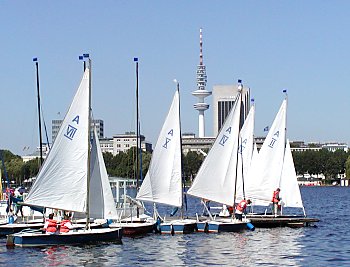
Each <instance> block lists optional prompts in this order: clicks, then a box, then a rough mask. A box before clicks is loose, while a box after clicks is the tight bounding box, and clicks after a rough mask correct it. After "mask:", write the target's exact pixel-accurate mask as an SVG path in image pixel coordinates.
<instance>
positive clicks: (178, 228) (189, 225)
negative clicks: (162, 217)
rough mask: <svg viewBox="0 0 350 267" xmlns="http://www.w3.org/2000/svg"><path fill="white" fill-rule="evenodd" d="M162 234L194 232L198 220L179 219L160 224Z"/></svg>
mask: <svg viewBox="0 0 350 267" xmlns="http://www.w3.org/2000/svg"><path fill="white" fill-rule="evenodd" d="M159 227H160V232H161V234H171V235H174V234H190V233H193V232H194V231H195V230H196V228H197V225H196V222H195V221H194V220H183V221H181V220H177V221H172V222H167V223H161V224H160V226H159Z"/></svg>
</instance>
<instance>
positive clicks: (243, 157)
mask: <svg viewBox="0 0 350 267" xmlns="http://www.w3.org/2000/svg"><path fill="white" fill-rule="evenodd" d="M254 121H255V106H254V105H253V106H252V107H251V108H250V111H249V113H248V116H247V118H246V120H245V121H244V124H243V126H242V129H241V131H240V133H239V148H238V164H237V185H236V194H237V197H236V201H239V200H241V199H242V198H243V197H244V194H243V188H244V187H245V179H246V178H247V174H248V170H249V168H250V165H251V162H252V156H253V149H254Z"/></svg>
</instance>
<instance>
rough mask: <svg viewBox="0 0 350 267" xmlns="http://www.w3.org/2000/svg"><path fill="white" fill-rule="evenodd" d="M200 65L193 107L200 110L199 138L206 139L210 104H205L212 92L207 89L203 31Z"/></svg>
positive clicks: (200, 34)
mask: <svg viewBox="0 0 350 267" xmlns="http://www.w3.org/2000/svg"><path fill="white" fill-rule="evenodd" d="M199 48H200V50H199V51H200V53H199V65H197V90H196V91H194V92H192V95H193V96H195V97H197V99H198V102H197V103H196V104H194V105H193V107H194V109H196V110H198V137H205V120H204V111H206V110H207V109H208V108H209V104H207V103H205V102H204V98H206V97H207V96H209V95H211V92H209V91H207V90H206V89H205V86H206V84H207V71H206V67H205V65H204V64H203V35H202V29H200V30H199Z"/></svg>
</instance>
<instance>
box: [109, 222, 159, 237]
mask: <svg viewBox="0 0 350 267" xmlns="http://www.w3.org/2000/svg"><path fill="white" fill-rule="evenodd" d="M109 227H110V228H116V227H117V228H118V227H120V228H122V229H123V236H139V235H145V234H149V233H153V231H154V229H155V223H153V222H152V223H150V222H144V223H142V222H141V223H113V224H110V225H109Z"/></svg>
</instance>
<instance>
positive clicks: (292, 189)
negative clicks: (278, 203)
mask: <svg viewBox="0 0 350 267" xmlns="http://www.w3.org/2000/svg"><path fill="white" fill-rule="evenodd" d="M280 189H281V193H280V197H281V198H282V201H283V203H284V206H285V207H295V208H303V201H302V199H301V194H300V189H299V185H298V180H297V175H296V173H295V168H294V162H293V156H292V152H291V150H290V144H289V140H287V145H286V152H285V154H284V162H283V170H282V175H281V182H280Z"/></svg>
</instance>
